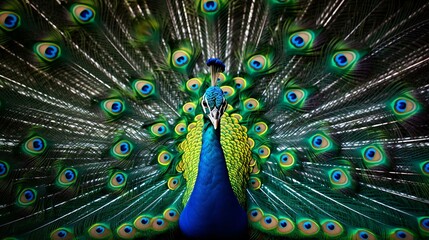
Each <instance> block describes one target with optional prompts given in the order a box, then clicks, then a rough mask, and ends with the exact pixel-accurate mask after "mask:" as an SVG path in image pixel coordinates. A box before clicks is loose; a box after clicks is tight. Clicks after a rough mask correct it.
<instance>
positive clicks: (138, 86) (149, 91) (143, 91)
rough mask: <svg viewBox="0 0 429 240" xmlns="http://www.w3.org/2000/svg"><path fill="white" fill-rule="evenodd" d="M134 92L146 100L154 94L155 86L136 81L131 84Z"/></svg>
mask: <svg viewBox="0 0 429 240" xmlns="http://www.w3.org/2000/svg"><path fill="white" fill-rule="evenodd" d="M133 89H134V91H135V92H136V93H137V94H138V95H139V96H141V97H143V98H146V97H149V96H151V95H153V94H154V93H155V85H154V84H153V83H152V82H149V81H146V80H136V81H134V83H133Z"/></svg>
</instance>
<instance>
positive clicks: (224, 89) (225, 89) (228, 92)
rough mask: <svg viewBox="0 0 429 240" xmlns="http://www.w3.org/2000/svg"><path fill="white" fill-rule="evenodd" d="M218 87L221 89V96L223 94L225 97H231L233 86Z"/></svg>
mask: <svg viewBox="0 0 429 240" xmlns="http://www.w3.org/2000/svg"><path fill="white" fill-rule="evenodd" d="M220 89H222V92H223V96H225V98H229V97H232V96H234V94H235V90H234V88H232V87H230V86H222V87H220Z"/></svg>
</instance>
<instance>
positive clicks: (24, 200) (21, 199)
mask: <svg viewBox="0 0 429 240" xmlns="http://www.w3.org/2000/svg"><path fill="white" fill-rule="evenodd" d="M36 199H37V191H36V190H35V189H32V188H25V189H23V190H22V191H21V192H20V193H19V194H18V205H19V206H21V207H26V206H29V205H32V204H33V203H35V202H36Z"/></svg>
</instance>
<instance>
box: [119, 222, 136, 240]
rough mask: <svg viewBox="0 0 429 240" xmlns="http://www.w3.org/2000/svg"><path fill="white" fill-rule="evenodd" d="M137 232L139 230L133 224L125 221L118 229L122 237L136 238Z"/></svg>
mask: <svg viewBox="0 0 429 240" xmlns="http://www.w3.org/2000/svg"><path fill="white" fill-rule="evenodd" d="M136 233H137V231H136V229H135V228H134V227H133V225H131V224H128V223H124V224H122V225H121V226H119V227H118V228H117V229H116V234H118V236H119V237H120V238H121V239H134V237H135V235H136Z"/></svg>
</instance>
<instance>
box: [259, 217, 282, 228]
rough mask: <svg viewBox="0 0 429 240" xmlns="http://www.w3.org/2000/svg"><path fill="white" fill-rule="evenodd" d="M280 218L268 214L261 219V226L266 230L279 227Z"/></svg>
mask: <svg viewBox="0 0 429 240" xmlns="http://www.w3.org/2000/svg"><path fill="white" fill-rule="evenodd" d="M278 222H279V221H278V219H277V218H276V217H275V216H273V215H271V214H266V215H265V216H264V217H263V218H262V219H261V220H260V221H259V223H260V224H261V226H262V227H263V228H264V229H266V230H272V229H274V228H276V227H277V225H278Z"/></svg>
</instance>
